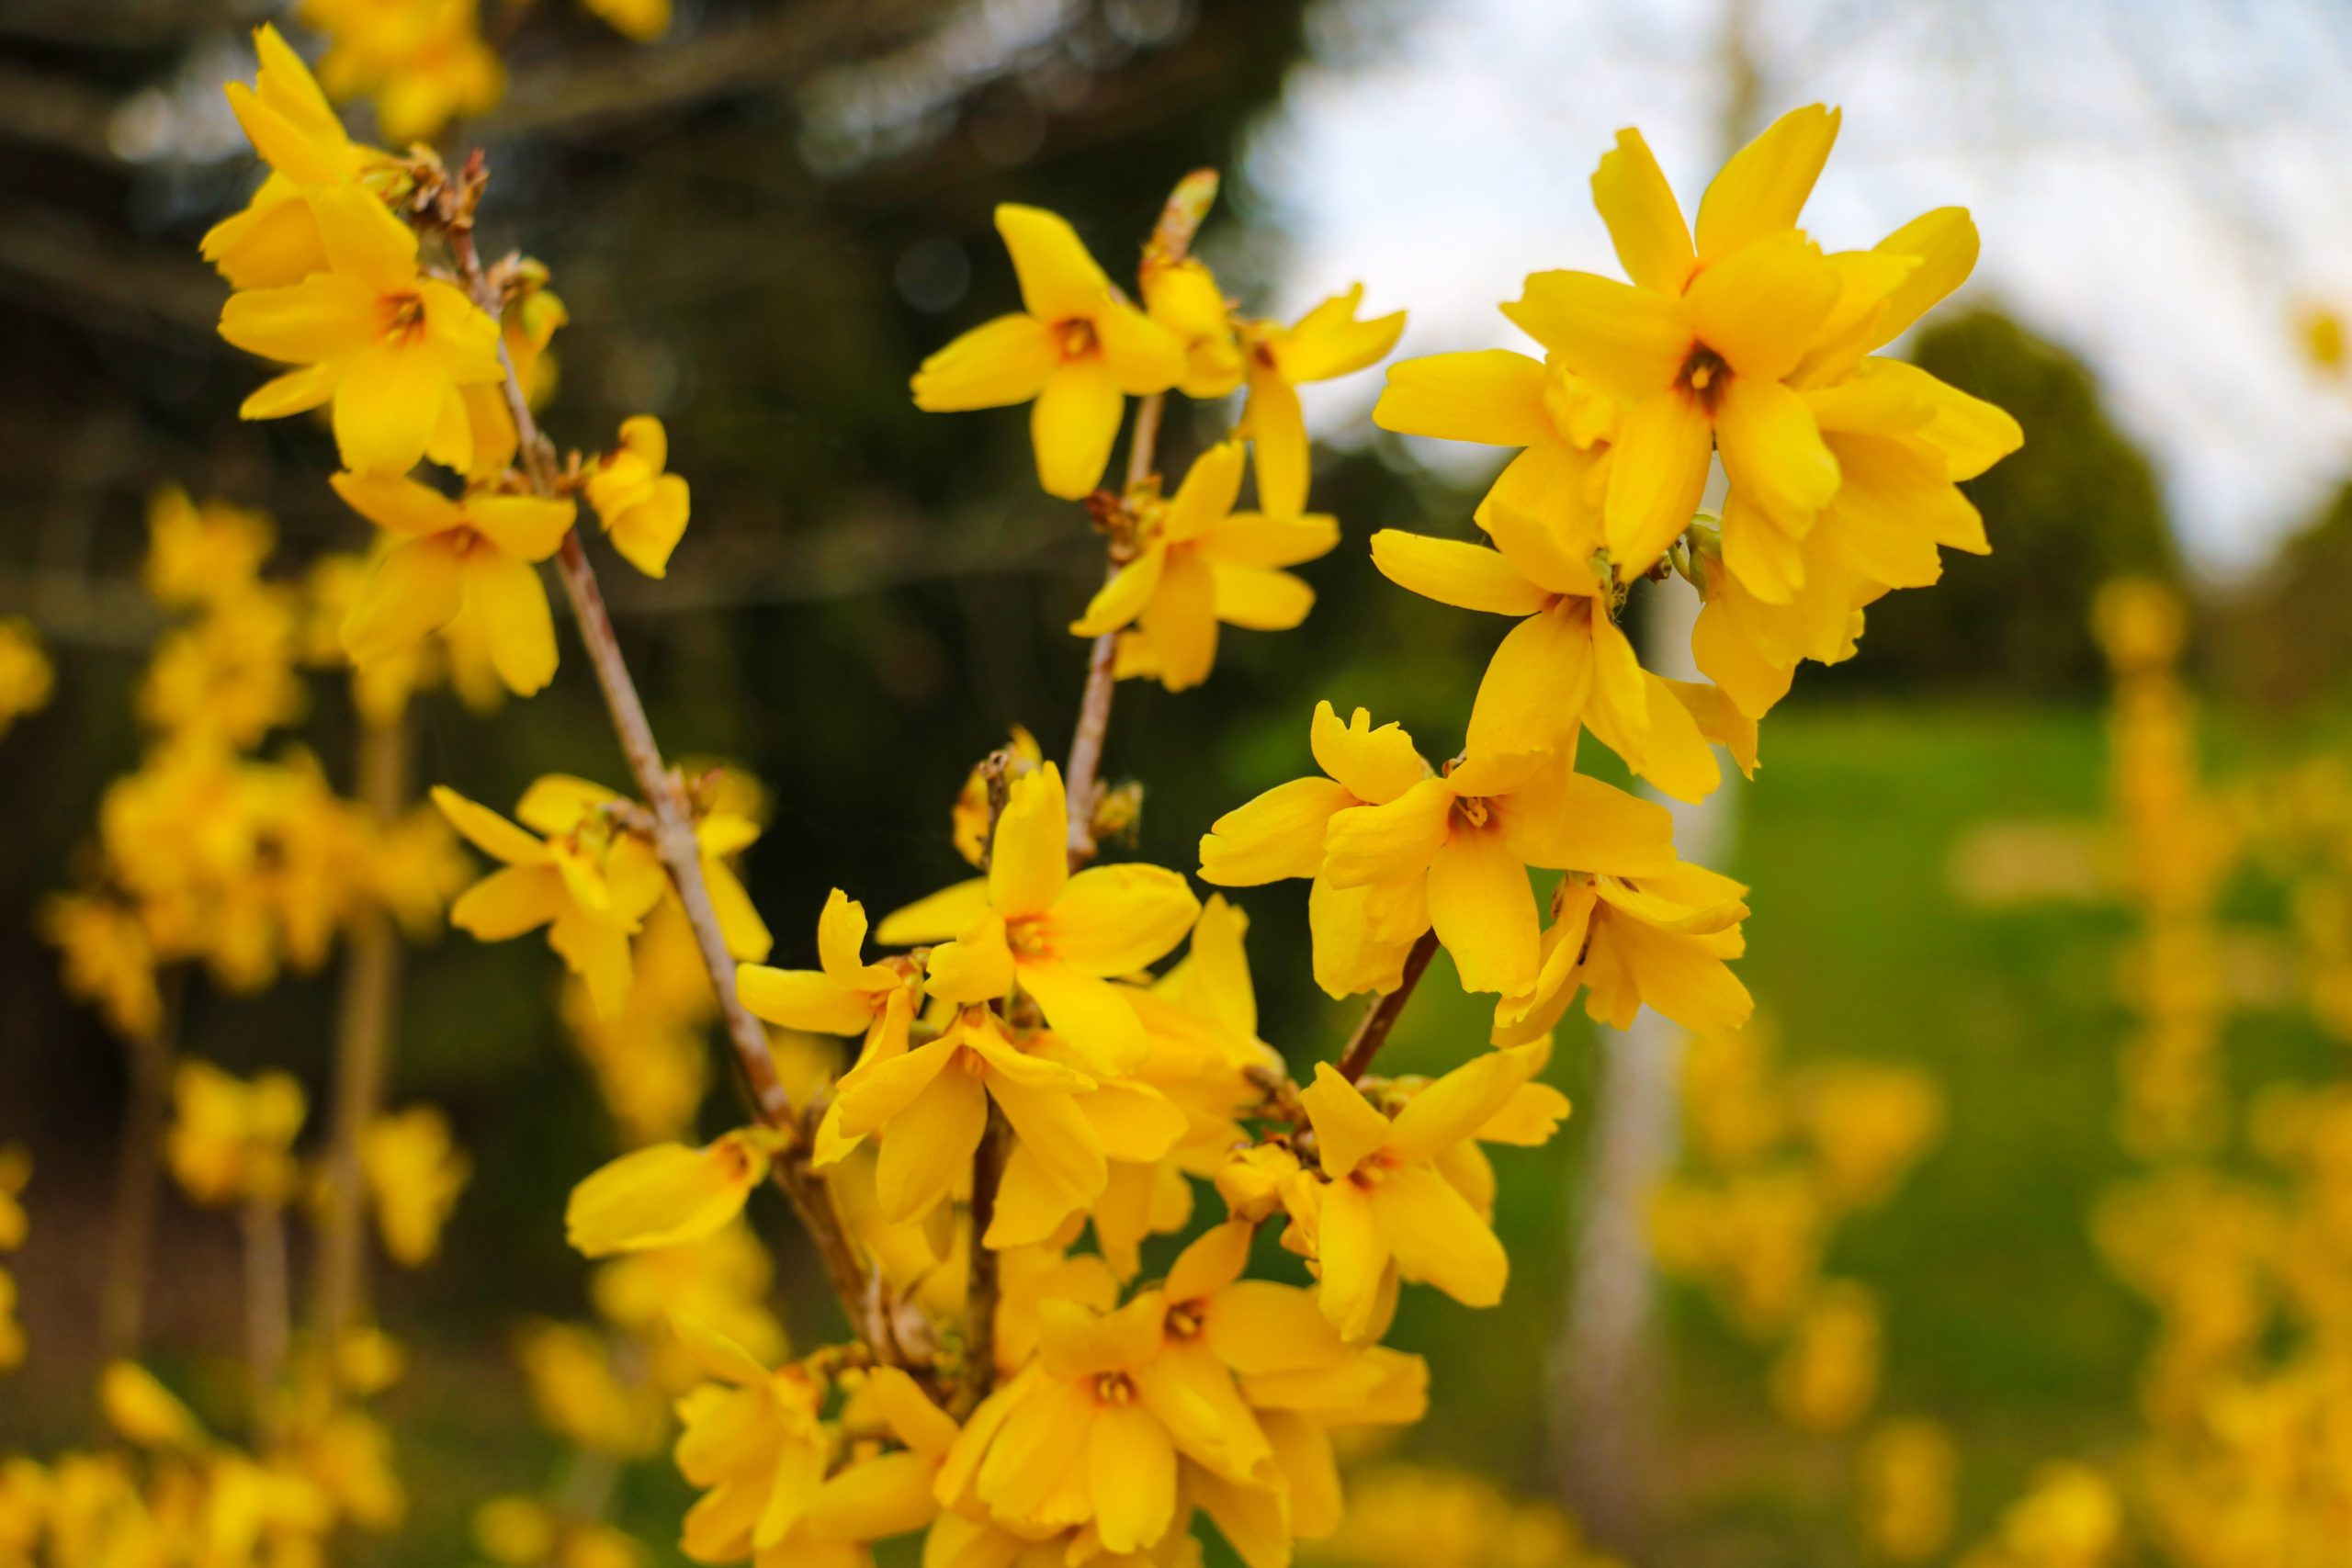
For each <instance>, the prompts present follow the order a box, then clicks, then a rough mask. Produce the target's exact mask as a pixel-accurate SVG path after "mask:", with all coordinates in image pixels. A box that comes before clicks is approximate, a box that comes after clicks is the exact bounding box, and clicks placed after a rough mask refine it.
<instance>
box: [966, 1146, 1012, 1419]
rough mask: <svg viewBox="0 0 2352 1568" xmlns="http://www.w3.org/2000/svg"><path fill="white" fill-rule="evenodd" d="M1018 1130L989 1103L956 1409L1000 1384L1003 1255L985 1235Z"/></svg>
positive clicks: (978, 1165) (975, 1183) (978, 1168)
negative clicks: (999, 1311) (999, 1300)
mask: <svg viewBox="0 0 2352 1568" xmlns="http://www.w3.org/2000/svg"><path fill="white" fill-rule="evenodd" d="M1011 1139H1012V1129H1011V1128H1010V1127H1008V1126H1007V1125H1006V1124H1005V1120H1004V1112H1002V1111H999V1110H998V1109H997V1108H996V1103H995V1101H993V1100H991V1101H989V1120H988V1125H987V1127H986V1128H985V1129H984V1130H983V1131H982V1132H981V1134H980V1146H979V1147H978V1149H976V1150H974V1151H973V1154H972V1242H971V1253H970V1263H969V1267H968V1270H967V1275H966V1282H965V1286H964V1377H963V1384H962V1386H961V1387H960V1388H959V1389H958V1390H957V1391H956V1394H957V1397H956V1405H957V1408H956V1415H957V1416H968V1415H970V1414H971V1413H972V1411H973V1410H974V1409H975V1408H977V1407H978V1404H979V1403H980V1401H981V1400H983V1399H986V1398H987V1397H988V1393H989V1389H991V1388H993V1387H995V1386H996V1307H997V1297H998V1294H999V1290H998V1280H997V1255H996V1252H995V1250H994V1249H993V1248H991V1247H989V1246H988V1245H987V1243H986V1241H985V1240H984V1238H985V1237H986V1236H987V1235H988V1234H989V1225H990V1224H992V1223H994V1221H995V1219H996V1194H997V1189H998V1188H999V1187H1000V1186H1001V1185H1002V1184H1003V1181H1004V1159H1005V1154H1006V1145H1007V1144H1008V1143H1009V1142H1010V1141H1011Z"/></svg>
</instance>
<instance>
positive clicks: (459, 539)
mask: <svg viewBox="0 0 2352 1568" xmlns="http://www.w3.org/2000/svg"><path fill="white" fill-rule="evenodd" d="M334 488H335V493H336V494H337V495H340V496H342V497H343V499H344V500H345V502H347V503H348V504H349V505H350V507H351V509H352V510H353V511H354V512H356V513H359V514H360V515H361V516H363V517H365V518H367V519H368V521H369V522H370V523H373V524H375V525H378V526H379V527H380V528H382V529H384V530H385V531H386V532H387V533H389V534H391V535H394V536H399V537H400V542H399V543H397V544H395V545H393V546H392V547H390V549H388V550H386V551H385V552H384V554H383V555H382V557H381V558H379V559H378V561H377V562H376V566H375V570H373V571H371V572H370V573H369V574H368V585H367V587H365V588H364V589H362V590H361V591H360V594H359V600H358V603H356V604H354V605H353V606H352V607H351V615H350V617H349V618H348V619H347V620H345V622H344V624H343V646H344V649H345V651H346V652H348V653H349V654H350V655H351V660H352V662H353V663H354V664H356V665H357V666H359V667H360V668H361V669H363V670H367V669H372V668H374V667H375V666H377V665H379V664H382V663H384V662H386V661H388V660H396V659H404V658H406V657H408V656H409V654H410V653H411V652H413V650H414V649H415V648H416V647H417V645H418V644H419V643H421V642H423V641H424V639H425V638H426V637H430V636H432V635H433V634H434V633H435V632H439V631H447V629H448V628H449V627H450V626H452V625H453V624H454V623H456V622H458V620H460V619H463V620H465V621H467V622H469V623H470V630H471V631H472V632H473V633H474V634H476V635H478V636H480V637H481V640H482V642H483V643H484V644H485V645H486V646H487V648H488V649H489V651H490V660H491V663H492V666H493V667H495V668H496V670H497V671H498V677H499V679H500V680H502V681H503V682H505V683H506V687H507V689H508V690H509V691H511V692H513V693H515V695H517V696H524V697H527V696H530V695H531V694H534V693H536V692H537V691H538V690H539V689H540V688H542V687H544V686H545V685H546V684H547V683H548V681H549V680H551V679H553V678H554V675H555V666H556V647H555V617H554V615H553V613H552V612H551V611H550V610H549V609H548V590H547V584H545V583H543V582H541V581H539V574H538V572H537V570H534V568H533V563H534V562H537V561H543V560H545V559H547V558H548V557H549V556H551V555H553V554H555V552H556V550H557V549H558V548H559V547H561V545H562V544H563V536H565V535H566V534H568V533H570V532H571V524H572V518H573V515H574V512H575V508H574V506H573V504H572V502H569V501H550V500H545V499H542V498H541V497H538V496H533V495H494V494H488V493H479V492H478V493H475V494H471V495H467V496H463V497H461V498H459V499H458V500H456V501H452V500H450V499H449V498H448V497H447V496H445V495H443V494H441V493H440V492H439V491H435V490H433V489H431V488H429V487H427V486H425V485H422V484H419V483H417V481H416V480H414V479H406V478H402V477H400V476H398V475H391V474H351V473H345V474H337V475H335V476H334Z"/></svg>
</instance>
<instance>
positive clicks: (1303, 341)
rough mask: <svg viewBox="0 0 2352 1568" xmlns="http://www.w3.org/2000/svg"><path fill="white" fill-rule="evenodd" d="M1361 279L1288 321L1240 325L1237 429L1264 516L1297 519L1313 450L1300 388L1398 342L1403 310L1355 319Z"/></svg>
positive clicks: (1359, 364)
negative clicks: (1245, 384)
mask: <svg viewBox="0 0 2352 1568" xmlns="http://www.w3.org/2000/svg"><path fill="white" fill-rule="evenodd" d="M1362 305H1363V284H1361V283H1359V284H1357V285H1356V286H1355V287H1354V288H1351V289H1349V290H1348V291H1347V292H1346V293H1344V294H1334V295H1333V296H1331V298H1329V299H1326V300H1324V301H1323V303H1321V304H1320V305H1317V306H1316V307H1315V309H1313V310H1309V311H1307V312H1306V314H1305V315H1304V316H1301V317H1300V318H1299V319H1298V320H1297V321H1294V322H1292V323H1291V324H1290V325H1289V326H1286V327H1285V326H1280V325H1277V324H1276V323H1274V322H1272V321H1256V322H1252V323H1250V325H1249V326H1247V327H1246V328H1244V329H1243V333H1242V344H1243V358H1244V361H1245V364H1246V367H1247V376H1248V379H1249V383H1250V396H1249V399H1248V400H1247V401H1246V402H1245V403H1244V404H1243V405H1242V410H1241V430H1242V433H1243V434H1246V435H1247V436H1249V438H1250V448H1251V450H1252V452H1253V453H1254V455H1255V457H1256V461H1257V471H1258V507H1259V510H1261V512H1263V513H1266V514H1267V515H1268V516H1269V517H1295V516H1297V515H1298V514H1299V513H1302V512H1305V511H1306V481H1307V472H1308V468H1309V466H1310V459H1311V457H1312V456H1313V454H1312V452H1311V451H1310V449H1309V447H1308V446H1307V440H1306V413H1305V412H1304V411H1302V410H1301V409H1300V407H1299V402H1298V389H1299V387H1300V386H1301V385H1303V384H1304V383H1306V382H1308V381H1328V380H1330V379H1332V378H1334V377H1339V376H1345V375H1348V374H1350V373H1351V372H1353V371H1357V370H1361V369H1363V367H1365V366H1367V365H1370V364H1373V363H1374V362H1375V361H1377V360H1378V359H1380V358H1381V357H1382V356H1383V355H1385V354H1387V352H1388V351H1389V350H1390V349H1392V348H1394V347H1396V346H1397V336H1398V334H1400V333H1403V332H1404V330H1405V312H1404V311H1402V310H1396V311H1392V312H1390V313H1389V314H1388V315H1385V316H1375V317H1374V318H1373V319H1372V320H1370V321H1358V320H1356V310H1358V308H1359V307H1361V306H1362Z"/></svg>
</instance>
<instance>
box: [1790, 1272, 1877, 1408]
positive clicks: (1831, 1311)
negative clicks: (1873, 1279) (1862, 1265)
mask: <svg viewBox="0 0 2352 1568" xmlns="http://www.w3.org/2000/svg"><path fill="white" fill-rule="evenodd" d="M1878 1368H1879V1315H1878V1303H1877V1302H1876V1301H1875V1300H1874V1299H1873V1298H1872V1297H1871V1292H1869V1291H1868V1290H1867V1289H1865V1288H1864V1287H1862V1286H1860V1285H1858V1284H1856V1283H1854V1282H1853V1281H1852V1280H1837V1281H1834V1282H1832V1283H1831V1284H1829V1285H1827V1286H1826V1287H1825V1288H1824V1289H1823V1290H1822V1292H1821V1293H1820V1294H1819V1295H1817V1296H1815V1298H1814V1299H1813V1301H1811V1302H1810V1303H1806V1306H1805V1310H1804V1315H1803V1316H1801V1317H1800V1318H1798V1320H1797V1325H1796V1333H1795V1335H1794V1336H1793V1337H1792V1338H1791V1339H1790V1341H1789V1344H1788V1347H1787V1348H1785V1349H1784V1350H1782V1351H1781V1357H1780V1359H1779V1360H1777V1361H1776V1362H1774V1363H1773V1367H1772V1404H1773V1407H1774V1408H1775V1409H1777V1410H1778V1411H1780V1413H1781V1419H1783V1420H1785V1421H1787V1422H1788V1423H1789V1425H1790V1426H1792V1427H1796V1428H1797V1429H1798V1430H1799V1431H1802V1432H1816V1433H1823V1434H1834V1433H1838V1432H1842V1431H1844V1430H1846V1429H1847V1428H1848V1427H1851V1426H1852V1425H1853V1424H1854V1423H1855V1422H1856V1421H1859V1420H1860V1419H1861V1417H1862V1414H1863V1412H1865V1411H1867V1410H1868V1409H1869V1408H1870V1404H1871V1400H1872V1399H1874V1398H1876V1397H1877V1396H1878Z"/></svg>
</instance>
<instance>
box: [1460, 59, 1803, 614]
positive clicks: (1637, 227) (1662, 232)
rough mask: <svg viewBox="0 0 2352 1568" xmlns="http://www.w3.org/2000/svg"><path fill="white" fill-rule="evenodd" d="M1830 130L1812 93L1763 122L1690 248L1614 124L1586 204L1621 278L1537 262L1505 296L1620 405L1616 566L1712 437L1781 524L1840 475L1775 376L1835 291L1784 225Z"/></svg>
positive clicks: (1664, 531) (1725, 175) (1652, 174)
mask: <svg viewBox="0 0 2352 1568" xmlns="http://www.w3.org/2000/svg"><path fill="white" fill-rule="evenodd" d="M1837 134H1838V115H1837V112H1836V111H1835V110H1830V109H1824V108H1822V107H1820V106H1818V105H1815V106H1814V107H1809V108H1802V109H1796V110H1793V111H1792V112H1791V113H1789V114H1786V115H1783V116H1782V117H1781V118H1780V119H1778V120H1776V121H1774V122H1773V124H1772V125H1771V126H1770V128H1768V129H1767V130H1765V131H1764V133H1763V134H1762V135H1760V136H1758V138H1757V139H1756V140H1755V141H1751V142H1750V143H1748V145H1747V147H1745V148H1743V149H1741V150H1740V152H1737V153H1736V154H1735V155H1734V156H1733V158H1732V160H1731V162H1730V163H1728V164H1725V165H1724V170H1723V172H1722V174H1720V175H1717V176H1716V178H1715V181H1714V183H1713V185H1712V186H1709V187H1708V189H1707V194H1706V197H1705V198H1704V199H1703V200H1702V202H1701V203H1700V207H1699V222H1698V229H1697V243H1696V245H1695V246H1694V245H1693V243H1692V233H1691V230H1690V229H1688V228H1686V227H1685V226H1684V224H1683V220H1682V212H1681V209H1680V208H1679V206H1678V205H1677V204H1676V202H1675V199H1674V193H1673V191H1672V190H1671V189H1669V188H1668V186H1667V183H1666V176H1665V175H1663V174H1661V173H1660V172H1659V170H1658V166H1657V160H1656V159H1655V158H1654V157H1652V156H1651V155H1650V151H1649V147H1648V145H1647V144H1646V143H1645V142H1644V141H1643V140H1642V137H1641V133H1640V132H1639V131H1635V130H1622V131H1620V132H1618V134H1617V146H1616V149H1615V150H1614V151H1613V152H1610V153H1608V154H1607V155H1605V156H1604V157H1603V158H1602V159H1601V160H1600V168H1599V170H1598V171H1596V172H1595V174H1594V175H1593V177H1592V189H1593V200H1594V202H1595V204H1596V205H1597V206H1598V207H1599V208H1600V215H1601V218H1602V219H1603V220H1604V221H1606V222H1607V223H1608V225H1609V232H1610V236H1611V239H1612V240H1613V241H1614V242H1615V243H1616V247H1617V254H1618V259H1619V260H1620V261H1621V262H1623V264H1624V266H1625V270H1626V273H1627V275H1628V276H1631V277H1632V278H1633V280H1634V281H1633V283H1632V284H1630V285H1628V284H1623V283H1619V282H1616V281H1614V280H1613V279H1610V278H1605V277H1601V276H1596V275H1595V274H1592V273H1584V272H1543V273H1537V274H1535V275H1534V276H1531V277H1530V278H1528V280H1527V287H1526V290H1525V292H1524V293H1523V294H1522V295H1521V298H1520V299H1519V301H1518V302H1517V303H1516V304H1513V305H1507V306H1505V307H1504V309H1503V313H1504V314H1505V315H1507V316H1509V317H1510V319H1511V321H1514V322H1515V323H1517V324H1518V325H1519V326H1520V327H1521V329H1523V330H1524V331H1525V332H1527V333H1528V334H1529V335H1530V336H1532V337H1533V338H1534V339H1535V340H1536V341H1537V342H1538V343H1541V344H1543V345H1544V347H1545V348H1546V349H1547V350H1549V351H1551V352H1552V353H1553V354H1555V355H1558V356H1559V358H1560V361H1561V363H1562V364H1563V365H1565V366H1566V367H1567V369H1568V370H1570V371H1571V372H1573V373H1574V374H1576V375H1577V376H1578V377H1580V378H1583V379H1585V380H1587V381H1589V382H1590V383H1591V384H1592V385H1593V386H1595V387H1597V388H1599V389H1600V390H1601V391H1603V392H1605V393H1607V394H1608V395H1609V396H1611V398H1614V399H1615V400H1617V401H1618V402H1620V403H1621V404H1623V407H1624V411H1625V412H1624V417H1623V423H1622V424H1621V425H1620V427H1619V429H1618V431H1617V435H1616V440H1615V444H1614V445H1613V446H1611V449H1610V473H1609V480H1608V493H1607V496H1606V498H1605V500H1604V502H1603V505H1602V532H1603V537H1604V538H1605V540H1606V542H1607V545H1608V547H1609V553H1610V556H1611V558H1612V559H1613V560H1614V561H1615V562H1616V563H1617V564H1618V566H1619V567H1620V569H1621V570H1623V571H1624V572H1625V573H1626V574H1627V575H1628V576H1631V575H1634V574H1636V573H1639V572H1642V571H1645V570H1648V568H1649V566H1650V564H1651V563H1652V562H1653V561H1655V560H1657V558H1658V557H1659V556H1660V555H1662V554H1664V553H1665V550H1666V547H1667V546H1668V544H1670V543H1671V542H1672V541H1673V539H1674V537H1675V536H1676V535H1678V534H1679V533H1681V532H1682V530H1683V529H1684V528H1686V527H1687V526H1689V525H1690V523H1691V514H1692V513H1693V512H1695V511H1696V510H1697V508H1698V504H1699V496H1700V491H1702V489H1703V488H1704V487H1705V484H1706V481H1707V468H1708V461H1709V457H1710V456H1711V455H1712V454H1713V451H1714V450H1715V449H1716V448H1717V447H1718V446H1720V448H1721V450H1722V454H1723V460H1724V472H1725V473H1726V474H1728V475H1729V476H1730V480H1731V485H1732V488H1733V490H1735V491H1741V492H1744V493H1745V494H1746V496H1747V500H1748V502H1750V503H1752V504H1754V505H1756V506H1758V507H1759V508H1761V509H1762V510H1763V511H1764V512H1765V513H1768V514H1769V515H1771V516H1773V517H1775V518H1779V519H1785V520H1787V521H1788V523H1789V524H1790V525H1792V526H1796V527H1802V526H1804V525H1806V524H1807V523H1809V522H1810V520H1811V518H1812V516H1813V514H1814V513H1816V512H1818V511H1819V510H1820V509H1821V507H1822V505H1823V504H1824V503H1825V502H1827V501H1828V499H1829V497H1830V495H1831V494H1832V493H1833V492H1834V491H1836V490H1837V488H1838V460H1837V458H1835V457H1832V456H1831V455H1830V452H1829V449H1828V447H1827V446H1826V445H1824V443H1823V441H1822V439H1821V432H1820V430H1819V428H1818V426H1817V425H1816V424H1815V421H1814V416H1813V413H1812V411H1811V410H1810V409H1809V408H1808V407H1807V406H1806V405H1805V402H1804V399H1803V398H1802V397H1800V396H1799V395H1798V394H1797V393H1796V392H1795V391H1794V390H1792V389H1791V388H1789V387H1788V386H1787V385H1785V384H1784V383H1785V382H1786V380H1787V378H1789V376H1790V374H1791V373H1792V372H1793V371H1794V370H1795V369H1796V368H1797V366H1798V363H1799V361H1800V360H1802V359H1803V358H1804V353H1805V350H1806V348H1807V347H1808V346H1809V345H1810V344H1811V343H1812V341H1813V338H1814V334H1815V332H1816V331H1817V330H1818V329H1819V328H1821V327H1822V325H1823V324H1824V323H1825V322H1826V321H1829V319H1830V313H1831V311H1832V310H1835V309H1836V307H1837V305H1838V295H1839V292H1840V280H1839V276H1838V270H1837V269H1836V268H1834V267H1832V266H1831V265H1829V263H1828V262H1827V260H1826V259H1825V258H1824V257H1823V255H1822V254H1821V252H1820V250H1819V249H1818V248H1817V247H1816V246H1815V245H1814V244H1813V243H1812V242H1811V241H1809V240H1807V239H1806V238H1805V237H1804V235H1803V234H1802V233H1800V232H1798V231H1797V229H1796V222H1797V218H1798V214H1799V211H1800V209H1802V208H1803V207H1804V199H1805V197H1807V196H1808V195H1810V194H1811V193H1812V190H1813V183H1814V181H1815V178H1817V177H1818V175H1820V172H1821V165H1822V164H1823V163H1824V161H1826V159H1827V157H1828V155H1829V144H1830V143H1831V141H1834V140H1835V139H1836V137H1837Z"/></svg>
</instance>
